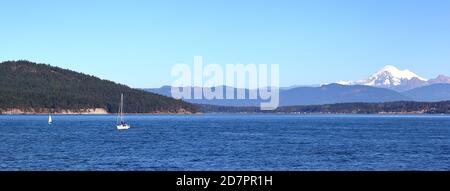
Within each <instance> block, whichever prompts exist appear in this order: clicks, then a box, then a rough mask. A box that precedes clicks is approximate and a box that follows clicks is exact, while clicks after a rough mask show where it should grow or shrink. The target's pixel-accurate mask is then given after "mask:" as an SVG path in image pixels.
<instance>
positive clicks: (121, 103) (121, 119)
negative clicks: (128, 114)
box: [120, 94, 123, 122]
mask: <svg viewBox="0 0 450 191" xmlns="http://www.w3.org/2000/svg"><path fill="white" fill-rule="evenodd" d="M120 121H121V122H122V121H123V94H120Z"/></svg>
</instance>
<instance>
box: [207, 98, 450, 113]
mask: <svg viewBox="0 0 450 191" xmlns="http://www.w3.org/2000/svg"><path fill="white" fill-rule="evenodd" d="M199 107H201V111H202V112H209V113H211V112H218V113H239V112H243V113H348V114H383V113H417V114H421V113H423V114H450V101H442V102H412V101H399V102H384V103H337V104H325V105H306V106H285V107H279V108H278V109H276V110H273V111H261V110H260V109H259V107H228V106H214V105H199Z"/></svg>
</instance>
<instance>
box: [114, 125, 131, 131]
mask: <svg viewBox="0 0 450 191" xmlns="http://www.w3.org/2000/svg"><path fill="white" fill-rule="evenodd" d="M129 128H130V125H117V129H118V130H126V129H129Z"/></svg>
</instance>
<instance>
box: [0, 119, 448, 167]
mask: <svg viewBox="0 0 450 191" xmlns="http://www.w3.org/2000/svg"><path fill="white" fill-rule="evenodd" d="M47 117H48V116H18V115H12V116H11V115H3V116H0V170H450V116H380V115H311V116H303V115H155V116H148V115H132V116H127V121H128V122H129V123H130V124H131V125H132V128H131V129H129V130H127V131H117V130H116V129H115V121H116V116H113V115H105V116H53V120H54V124H53V125H51V126H49V125H47Z"/></svg>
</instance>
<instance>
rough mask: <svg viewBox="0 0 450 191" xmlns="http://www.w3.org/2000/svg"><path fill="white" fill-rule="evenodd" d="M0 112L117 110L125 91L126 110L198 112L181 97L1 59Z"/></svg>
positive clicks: (134, 111)
mask: <svg viewBox="0 0 450 191" xmlns="http://www.w3.org/2000/svg"><path fill="white" fill-rule="evenodd" d="M0 74H1V75H0V113H3V114H5V113H7V114H33V113H67V114H70V113H99V114H100V113H116V112H117V109H118V105H119V101H120V94H121V93H123V94H124V97H125V100H124V105H125V107H124V111H125V112H126V113H195V112H197V107H196V106H194V105H192V104H190V103H186V102H184V101H181V100H176V99H172V98H169V97H165V96H161V95H157V94H153V93H149V92H145V91H142V90H138V89H133V88H130V87H128V86H126V85H122V84H118V83H115V82H112V81H108V80H102V79H99V78H97V77H95V76H91V75H86V74H82V73H78V72H74V71H71V70H66V69H62V68H58V67H53V66H50V65H47V64H37V63H33V62H29V61H7V62H2V63H0Z"/></svg>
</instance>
